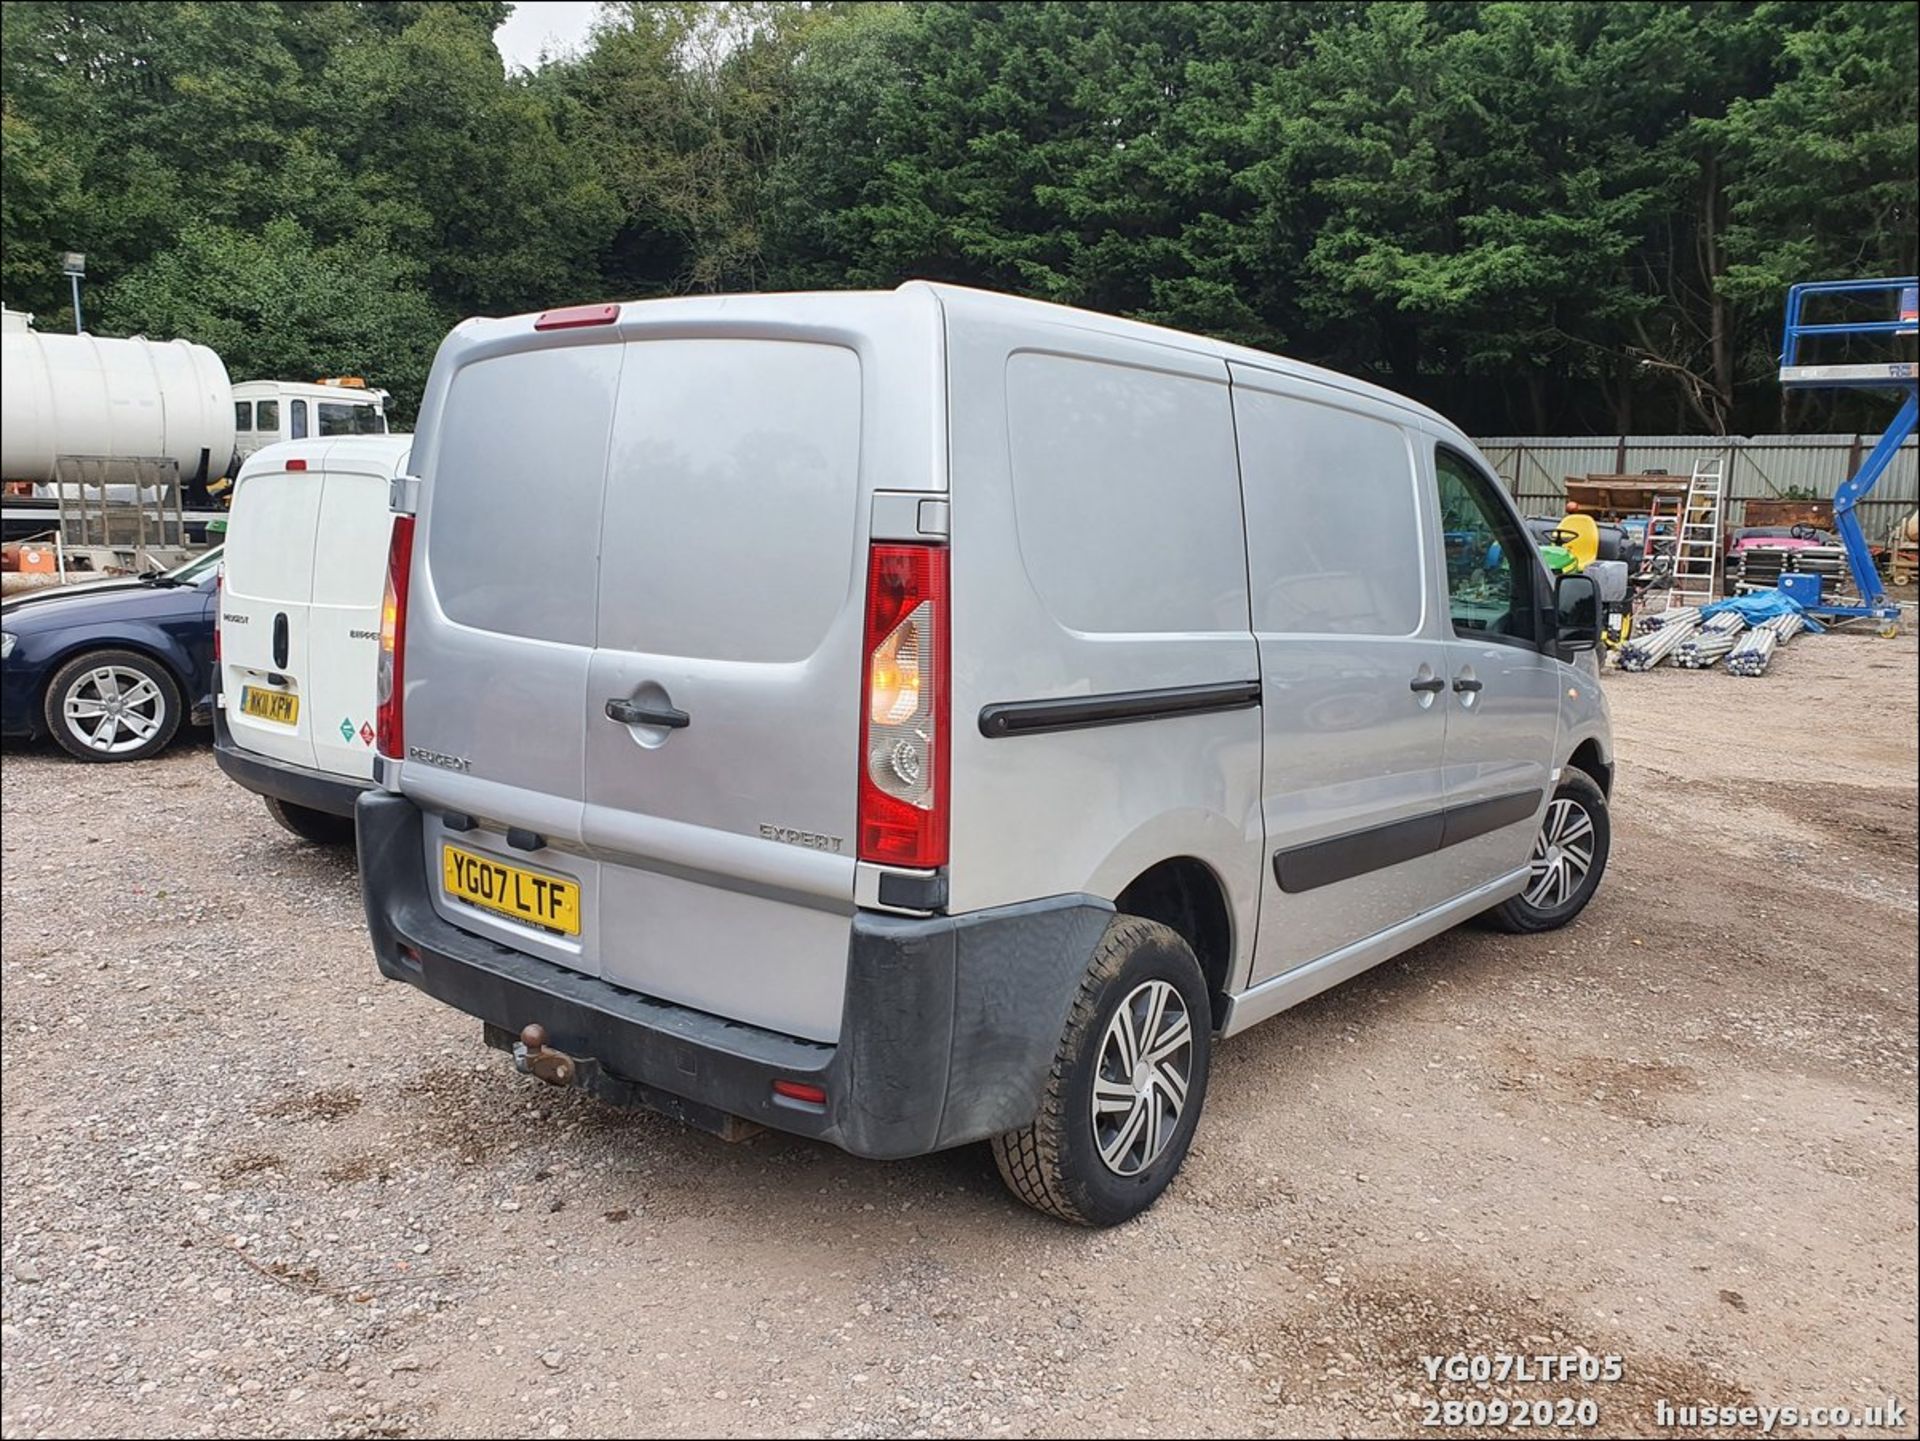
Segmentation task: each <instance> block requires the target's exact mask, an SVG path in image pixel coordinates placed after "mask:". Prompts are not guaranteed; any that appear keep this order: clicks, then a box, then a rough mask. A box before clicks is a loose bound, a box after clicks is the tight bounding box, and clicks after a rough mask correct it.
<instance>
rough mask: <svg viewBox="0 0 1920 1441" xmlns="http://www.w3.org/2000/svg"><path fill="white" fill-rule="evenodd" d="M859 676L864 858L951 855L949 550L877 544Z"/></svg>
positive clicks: (927, 863) (917, 863) (927, 859)
mask: <svg viewBox="0 0 1920 1441" xmlns="http://www.w3.org/2000/svg"><path fill="white" fill-rule="evenodd" d="M866 637H867V644H866V652H865V654H866V663H865V666H864V672H865V673H864V674H863V675H862V676H861V686H860V756H861V766H860V847H859V850H860V859H861V860H863V861H875V862H878V863H880V864H882V865H891V866H913V867H916V868H930V867H933V866H943V865H945V864H946V863H947V770H948V767H947V736H948V733H949V729H950V728H949V726H948V724H947V713H948V703H949V702H948V676H949V674H950V667H949V663H948V654H949V652H948V641H947V550H946V547H945V546H936V545H876V546H874V547H873V549H872V551H871V552H870V553H869V555H868V559H867V625H866Z"/></svg>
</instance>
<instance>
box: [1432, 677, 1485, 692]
mask: <svg viewBox="0 0 1920 1441" xmlns="http://www.w3.org/2000/svg"><path fill="white" fill-rule="evenodd" d="M1453 688H1454V689H1455V690H1456V691H1467V692H1471V691H1477V690H1479V689H1480V682H1479V681H1477V680H1468V679H1467V678H1466V677H1465V676H1463V675H1460V676H1455V677H1454V678H1453ZM1435 689H1436V690H1437V689H1439V687H1437V686H1436V687H1435Z"/></svg>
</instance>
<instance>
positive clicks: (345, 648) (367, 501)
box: [307, 441, 404, 780]
mask: <svg viewBox="0 0 1920 1441" xmlns="http://www.w3.org/2000/svg"><path fill="white" fill-rule="evenodd" d="M403 453H404V443H401V444H397V445H395V446H392V447H387V446H386V445H385V443H384V442H365V441H362V442H344V443H342V444H340V445H337V446H335V447H334V449H333V453H332V454H331V455H330V456H329V457H328V460H327V472H326V480H325V484H324V486H323V487H322V490H321V494H320V512H319V524H318V526H317V528H316V531H315V537H314V558H313V605H312V611H311V613H310V617H309V630H308V638H307V649H308V655H309V667H310V668H309V681H310V684H309V691H310V693H311V694H312V696H313V701H314V707H315V709H314V714H313V724H312V726H311V728H310V734H311V735H312V737H313V754H314V761H315V764H317V765H318V766H319V767H320V769H322V770H324V771H327V772H329V773H331V774H334V775H342V776H355V777H358V778H360V779H362V780H371V779H372V778H373V740H374V676H375V667H376V662H377V659H378V655H379V648H380V592H381V589H382V587H383V586H384V585H385V583H386V569H387V539H388V536H389V533H390V532H391V531H392V529H393V512H392V511H391V510H390V509H389V508H388V496H389V491H390V488H391V485H392V481H393V476H394V473H395V471H396V470H397V469H398V462H399V460H400V458H401V456H402V454H403Z"/></svg>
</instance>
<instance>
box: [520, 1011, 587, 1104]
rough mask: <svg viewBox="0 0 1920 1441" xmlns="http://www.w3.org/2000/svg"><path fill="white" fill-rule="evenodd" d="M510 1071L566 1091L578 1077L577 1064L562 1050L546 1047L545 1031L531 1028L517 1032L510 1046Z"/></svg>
mask: <svg viewBox="0 0 1920 1441" xmlns="http://www.w3.org/2000/svg"><path fill="white" fill-rule="evenodd" d="M513 1068H514V1070H516V1071H518V1072H520V1074H521V1075H523V1076H538V1077H539V1078H540V1079H541V1080H543V1081H545V1082H546V1083H547V1084H548V1085H549V1086H559V1087H560V1088H561V1089H563V1090H564V1089H565V1088H566V1087H568V1086H571V1085H572V1084H573V1080H574V1077H575V1076H577V1075H579V1074H580V1066H579V1063H578V1062H576V1061H575V1060H574V1059H573V1057H572V1056H569V1055H568V1054H567V1053H566V1052H565V1051H556V1050H554V1049H553V1047H551V1046H549V1045H548V1044H547V1028H546V1027H545V1026H542V1025H538V1024H535V1025H531V1026H528V1027H526V1028H525V1029H524V1030H522V1031H521V1032H520V1039H519V1040H518V1041H516V1042H515V1043H514V1047H513Z"/></svg>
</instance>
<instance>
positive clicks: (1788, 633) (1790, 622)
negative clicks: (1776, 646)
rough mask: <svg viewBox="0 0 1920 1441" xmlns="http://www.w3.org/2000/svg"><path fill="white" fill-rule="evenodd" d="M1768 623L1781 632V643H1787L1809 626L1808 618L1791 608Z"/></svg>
mask: <svg viewBox="0 0 1920 1441" xmlns="http://www.w3.org/2000/svg"><path fill="white" fill-rule="evenodd" d="M1767 624H1768V625H1770V626H1772V627H1773V628H1774V629H1775V630H1777V631H1779V632H1780V644H1782V645H1785V644H1786V643H1787V642H1788V641H1790V640H1792V639H1793V638H1794V637H1795V636H1797V635H1798V634H1800V632H1801V631H1803V630H1805V629H1806V628H1807V618H1806V617H1805V616H1804V615H1802V614H1801V613H1800V612H1799V611H1797V610H1790V611H1788V612H1787V613H1786V614H1785V615H1776V616H1775V617H1774V618H1773V619H1772V620H1770V621H1768V622H1767Z"/></svg>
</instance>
